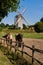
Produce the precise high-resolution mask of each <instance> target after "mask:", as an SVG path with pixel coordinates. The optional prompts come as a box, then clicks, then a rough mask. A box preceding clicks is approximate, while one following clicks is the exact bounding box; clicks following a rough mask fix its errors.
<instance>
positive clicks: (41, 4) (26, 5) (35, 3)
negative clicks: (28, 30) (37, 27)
mask: <svg viewBox="0 0 43 65" xmlns="http://www.w3.org/2000/svg"><path fill="white" fill-rule="evenodd" d="M19 5H20V8H19V9H18V10H19V12H20V13H22V11H23V10H24V9H26V11H25V13H24V14H22V15H23V16H24V17H25V18H26V19H27V20H28V23H29V25H34V24H35V23H36V22H38V21H40V19H41V18H42V17H43V0H24V1H23V0H20V4H19ZM17 14H18V13H17V12H10V13H9V14H8V16H6V17H5V18H4V19H2V21H1V22H2V23H5V24H14V21H15V16H16V15H17ZM24 23H25V22H24Z"/></svg>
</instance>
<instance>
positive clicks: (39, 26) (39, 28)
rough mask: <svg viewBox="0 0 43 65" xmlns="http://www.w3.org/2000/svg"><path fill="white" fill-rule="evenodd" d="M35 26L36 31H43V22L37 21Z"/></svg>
mask: <svg viewBox="0 0 43 65" xmlns="http://www.w3.org/2000/svg"><path fill="white" fill-rule="evenodd" d="M34 27H35V31H36V32H38V33H39V32H43V22H37V23H36V24H35V25H34Z"/></svg>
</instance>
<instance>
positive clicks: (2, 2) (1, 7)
mask: <svg viewBox="0 0 43 65" xmlns="http://www.w3.org/2000/svg"><path fill="white" fill-rule="evenodd" d="M19 3H20V0H0V21H1V19H2V18H3V17H5V16H6V15H7V14H8V12H11V11H16V10H17V8H18V6H19Z"/></svg>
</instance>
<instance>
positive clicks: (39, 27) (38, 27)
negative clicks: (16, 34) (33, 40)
mask: <svg viewBox="0 0 43 65" xmlns="http://www.w3.org/2000/svg"><path fill="white" fill-rule="evenodd" d="M5 28H7V29H11V30H12V29H13V30H14V29H19V28H16V26H14V25H13V24H12V25H9V24H4V23H1V24H0V30H3V29H5ZM23 29H24V30H26V29H27V30H30V32H31V31H33V30H34V31H36V32H37V33H40V32H43V17H42V18H41V19H40V21H39V22H37V23H35V24H34V25H30V26H28V27H27V26H26V25H25V24H23Z"/></svg>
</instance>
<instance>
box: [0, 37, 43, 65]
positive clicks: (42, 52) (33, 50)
mask: <svg viewBox="0 0 43 65" xmlns="http://www.w3.org/2000/svg"><path fill="white" fill-rule="evenodd" d="M0 40H1V42H2V40H4V41H6V39H4V38H0ZM13 42H14V41H12V43H13ZM12 47H13V48H15V46H13V45H12V46H11V48H12ZM23 47H26V48H29V49H30V50H32V56H31V55H29V54H28V53H27V52H25V51H23V50H24V48H23ZM23 47H22V50H21V51H20V50H18V51H20V52H21V53H22V56H23V54H26V55H28V56H30V57H32V65H33V63H34V60H36V61H37V62H38V63H39V64H40V65H43V63H42V62H41V61H39V60H37V59H36V58H34V53H35V51H36V52H38V53H41V54H43V50H40V49H37V48H35V46H34V45H32V48H31V47H29V46H27V45H23Z"/></svg>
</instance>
